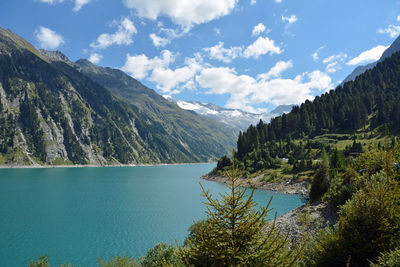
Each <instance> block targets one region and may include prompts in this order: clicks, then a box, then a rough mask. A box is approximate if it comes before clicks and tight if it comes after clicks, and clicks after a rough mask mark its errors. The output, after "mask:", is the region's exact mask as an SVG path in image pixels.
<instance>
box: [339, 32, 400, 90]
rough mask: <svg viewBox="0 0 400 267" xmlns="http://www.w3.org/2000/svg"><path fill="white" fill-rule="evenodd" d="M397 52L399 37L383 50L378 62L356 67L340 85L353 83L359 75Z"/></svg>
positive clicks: (399, 47) (399, 49)
mask: <svg viewBox="0 0 400 267" xmlns="http://www.w3.org/2000/svg"><path fill="white" fill-rule="evenodd" d="M398 51H400V36H399V37H397V38H396V40H394V42H393V43H392V44H391V45H390V46H389V48H388V49H386V50H385V52H383V54H382V56H381V58H380V59H379V60H378V61H375V62H372V63H370V64H367V65H361V66H358V67H357V68H355V69H354V70H353V71H352V73H350V74H349V75H348V76H347V77H346V78H345V79H344V80H343V82H342V83H341V85H343V84H344V83H345V82H349V81H354V80H355V78H356V77H357V76H359V75H360V74H363V73H364V72H365V71H367V70H370V69H372V68H373V67H375V66H376V64H378V63H379V62H382V61H383V60H385V59H386V58H388V57H390V56H391V55H393V54H394V53H396V52H398Z"/></svg>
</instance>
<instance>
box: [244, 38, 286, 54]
mask: <svg viewBox="0 0 400 267" xmlns="http://www.w3.org/2000/svg"><path fill="white" fill-rule="evenodd" d="M282 52H283V50H282V49H281V48H280V47H279V46H276V45H275V42H274V40H271V39H269V38H268V37H261V36H260V37H258V39H257V40H256V41H255V42H254V43H252V44H251V45H249V46H248V47H247V48H246V49H245V50H244V52H243V56H244V57H245V58H250V57H253V58H258V57H259V56H261V55H265V54H268V53H269V54H270V55H273V54H281V53H282Z"/></svg>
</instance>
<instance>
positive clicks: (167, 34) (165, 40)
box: [149, 22, 189, 47]
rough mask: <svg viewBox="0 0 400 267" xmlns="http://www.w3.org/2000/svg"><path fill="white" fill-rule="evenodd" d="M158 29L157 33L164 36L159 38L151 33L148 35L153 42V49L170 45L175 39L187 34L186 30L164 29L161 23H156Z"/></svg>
mask: <svg viewBox="0 0 400 267" xmlns="http://www.w3.org/2000/svg"><path fill="white" fill-rule="evenodd" d="M157 26H158V27H160V28H159V30H158V31H159V33H160V34H162V35H164V37H163V36H160V35H157V34H155V33H151V34H150V35H149V37H150V39H151V40H152V41H153V45H154V46H155V47H162V46H165V45H167V44H170V43H171V42H172V40H174V39H175V38H180V37H182V36H184V35H185V34H186V33H188V30H189V29H188V28H183V29H171V28H164V27H163V23H160V22H159V23H158V25H157Z"/></svg>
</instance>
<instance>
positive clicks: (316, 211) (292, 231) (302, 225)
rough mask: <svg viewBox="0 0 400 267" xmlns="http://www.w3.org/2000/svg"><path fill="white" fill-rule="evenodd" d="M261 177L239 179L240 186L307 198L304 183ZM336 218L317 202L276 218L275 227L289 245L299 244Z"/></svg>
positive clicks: (210, 178)
mask: <svg viewBox="0 0 400 267" xmlns="http://www.w3.org/2000/svg"><path fill="white" fill-rule="evenodd" d="M262 178H263V177H262V176H258V177H254V178H239V183H240V185H241V186H244V187H249V188H257V189H262V190H271V191H276V192H279V193H285V194H297V195H300V196H302V197H304V198H307V197H308V192H309V185H308V183H306V182H300V183H291V182H285V181H283V182H276V183H273V182H265V181H263V179H262ZM202 179H205V180H208V181H213V182H219V183H227V180H228V179H227V178H226V177H224V176H218V175H205V176H203V177H202ZM337 219H338V216H337V213H336V212H335V211H334V209H333V208H332V206H331V205H328V204H326V203H322V202H317V203H312V204H309V203H307V204H305V205H302V206H300V207H298V208H296V209H294V210H292V211H289V212H287V213H285V214H283V215H281V216H280V217H278V218H276V220H275V226H276V227H277V229H278V230H279V231H280V232H281V233H282V234H285V235H286V234H287V235H288V237H289V241H290V244H295V243H297V242H299V241H300V240H301V239H302V238H303V237H306V238H307V236H312V235H314V234H315V233H316V232H317V231H318V230H319V229H321V228H324V227H326V226H327V225H330V226H332V225H334V224H335V223H336V222H337Z"/></svg>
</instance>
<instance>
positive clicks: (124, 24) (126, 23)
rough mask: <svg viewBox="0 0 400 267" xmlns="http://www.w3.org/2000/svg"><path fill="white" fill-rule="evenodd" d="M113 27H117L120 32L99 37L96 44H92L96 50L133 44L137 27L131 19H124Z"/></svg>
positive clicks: (114, 23)
mask: <svg viewBox="0 0 400 267" xmlns="http://www.w3.org/2000/svg"><path fill="white" fill-rule="evenodd" d="M112 26H117V27H118V30H117V31H116V32H115V33H113V34H109V33H103V34H101V35H100V36H99V37H97V40H96V42H93V43H91V44H90V46H91V47H92V48H95V49H106V48H107V47H109V46H111V45H114V44H116V45H129V44H131V43H133V35H134V34H136V33H137V30H136V27H135V25H134V24H133V22H132V21H131V20H130V19H129V18H126V17H125V18H122V19H121V21H119V22H117V21H114V22H113V23H112Z"/></svg>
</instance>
